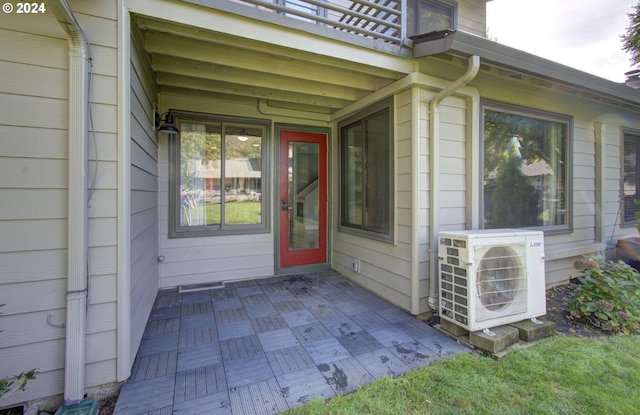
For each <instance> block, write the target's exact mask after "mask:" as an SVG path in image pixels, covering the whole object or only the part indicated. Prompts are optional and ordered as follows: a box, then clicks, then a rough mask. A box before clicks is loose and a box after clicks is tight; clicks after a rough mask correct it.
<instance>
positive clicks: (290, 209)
mask: <svg viewBox="0 0 640 415" xmlns="http://www.w3.org/2000/svg"><path fill="white" fill-rule="evenodd" d="M279 187H280V197H279V214H280V267H281V268H286V267H293V266H300V265H310V264H323V263H326V262H327V135H326V134H321V133H310V132H300V131H289V130H282V131H280V186H279Z"/></svg>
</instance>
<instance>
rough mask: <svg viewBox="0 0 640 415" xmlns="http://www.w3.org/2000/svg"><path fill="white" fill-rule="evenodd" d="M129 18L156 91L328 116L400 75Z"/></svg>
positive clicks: (271, 46) (208, 31)
mask: <svg viewBox="0 0 640 415" xmlns="http://www.w3.org/2000/svg"><path fill="white" fill-rule="evenodd" d="M132 22H133V25H134V28H135V29H134V30H135V31H136V36H137V38H138V42H139V43H140V47H141V48H142V49H143V50H144V52H145V53H146V56H147V57H148V59H149V66H150V68H151V70H152V71H153V73H154V75H155V80H156V83H157V84H158V86H159V90H160V92H167V93H179V94H184V95H193V96H199V97H202V96H203V95H204V96H206V95H207V94H210V95H211V94H217V95H220V96H224V97H226V98H227V99H234V98H235V99H243V100H246V99H255V100H256V102H257V100H260V99H262V100H267V101H268V105H271V106H276V107H281V108H291V109H299V110H304V111H310V112H316V113H323V114H330V113H332V112H334V111H336V110H338V109H340V108H343V107H345V106H347V105H349V104H351V103H353V102H356V101H358V100H360V99H362V98H364V97H365V96H367V95H369V94H371V93H373V92H375V91H377V90H379V89H380V88H383V87H384V86H386V85H388V84H390V83H392V82H394V81H395V80H397V79H399V78H401V77H403V76H404V75H405V73H401V72H397V71H394V70H388V69H382V68H378V67H375V66H370V65H365V64H362V63H359V62H355V61H353V60H352V61H345V60H341V59H337V58H333V57H331V56H330V55H329V54H314V53H310V52H305V51H302V50H300V49H298V50H296V49H292V48H286V47H282V46H276V45H272V44H269V43H267V42H262V41H258V40H252V39H250V38H248V37H244V38H240V37H236V36H232V35H229V34H225V33H219V32H215V31H211V30H203V29H199V28H194V27H190V26H186V25H183V24H177V23H172V22H167V21H163V20H159V19H155V18H149V17H145V16H133V17H132ZM294 35H295V34H294V33H292V36H294ZM211 96H213V95H211Z"/></svg>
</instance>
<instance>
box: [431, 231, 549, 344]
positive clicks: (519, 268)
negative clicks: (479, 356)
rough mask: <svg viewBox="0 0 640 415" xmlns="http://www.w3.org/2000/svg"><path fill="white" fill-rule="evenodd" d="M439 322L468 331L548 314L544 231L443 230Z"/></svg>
mask: <svg viewBox="0 0 640 415" xmlns="http://www.w3.org/2000/svg"><path fill="white" fill-rule="evenodd" d="M438 259H439V282H440V310H439V311H440V318H442V319H445V320H448V321H450V322H452V323H454V324H456V325H458V326H461V327H464V328H465V329H467V330H469V331H477V330H484V329H488V328H491V327H496V326H500V325H503V324H509V323H513V322H517V321H521V320H526V319H530V318H534V317H539V316H542V315H544V314H546V297H545V274H544V243H543V233H542V232H540V231H527V230H518V229H499V230H481V231H457V232H440V234H439V246H438Z"/></svg>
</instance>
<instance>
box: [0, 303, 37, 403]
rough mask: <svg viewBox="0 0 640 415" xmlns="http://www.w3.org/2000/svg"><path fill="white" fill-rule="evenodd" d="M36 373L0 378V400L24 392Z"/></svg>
mask: <svg viewBox="0 0 640 415" xmlns="http://www.w3.org/2000/svg"><path fill="white" fill-rule="evenodd" d="M3 306H4V304H0V307H3ZM0 314H2V313H0ZM2 331H3V330H2V329H0V332H2ZM36 373H38V370H37V369H31V370H28V371H24V372H21V373H19V374H17V375H14V376H5V377H2V378H0V398H2V397H4V396H5V395H9V394H10V393H12V392H15V391H24V390H25V389H26V387H27V383H28V382H29V381H31V380H33V379H35V378H36Z"/></svg>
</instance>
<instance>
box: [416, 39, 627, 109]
mask: <svg viewBox="0 0 640 415" xmlns="http://www.w3.org/2000/svg"><path fill="white" fill-rule="evenodd" d="M413 52H414V58H421V57H426V56H432V55H437V54H441V53H450V54H454V55H459V56H463V57H468V56H471V55H477V56H480V58H481V60H482V61H483V62H484V63H488V64H493V65H496V66H498V67H501V68H505V69H510V70H514V71H518V72H521V73H524V74H527V75H531V76H534V77H536V78H541V79H545V80H548V81H552V82H558V83H561V84H563V85H566V86H571V87H575V88H579V89H586V90H589V91H591V92H593V93H596V94H599V95H602V96H606V97H607V98H610V99H614V100H618V101H622V102H625V103H628V104H631V105H634V106H638V105H640V91H638V90H636V89H634V88H631V87H629V86H627V85H625V84H623V83H616V82H613V81H609V80H607V79H604V78H600V77H598V76H595V75H591V74H589V73H586V72H583V71H580V70H578V69H574V68H571V67H569V66H566V65H562V64H560V63H557V62H553V61H550V60H548V59H544V58H541V57H539V56H536V55H532V54H530V53H527V52H523V51H521V50H519V49H515V48H512V47H509V46H505V45H502V44H500V43H497V42H494V41H491V40H489V39H485V38H482V37H479V36H475V35H472V34H469V33H465V32H461V31H447V32H442V33H441V35H440V36H437V35H432V36H428V37H425V38H423V39H420V38H414V43H413Z"/></svg>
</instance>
